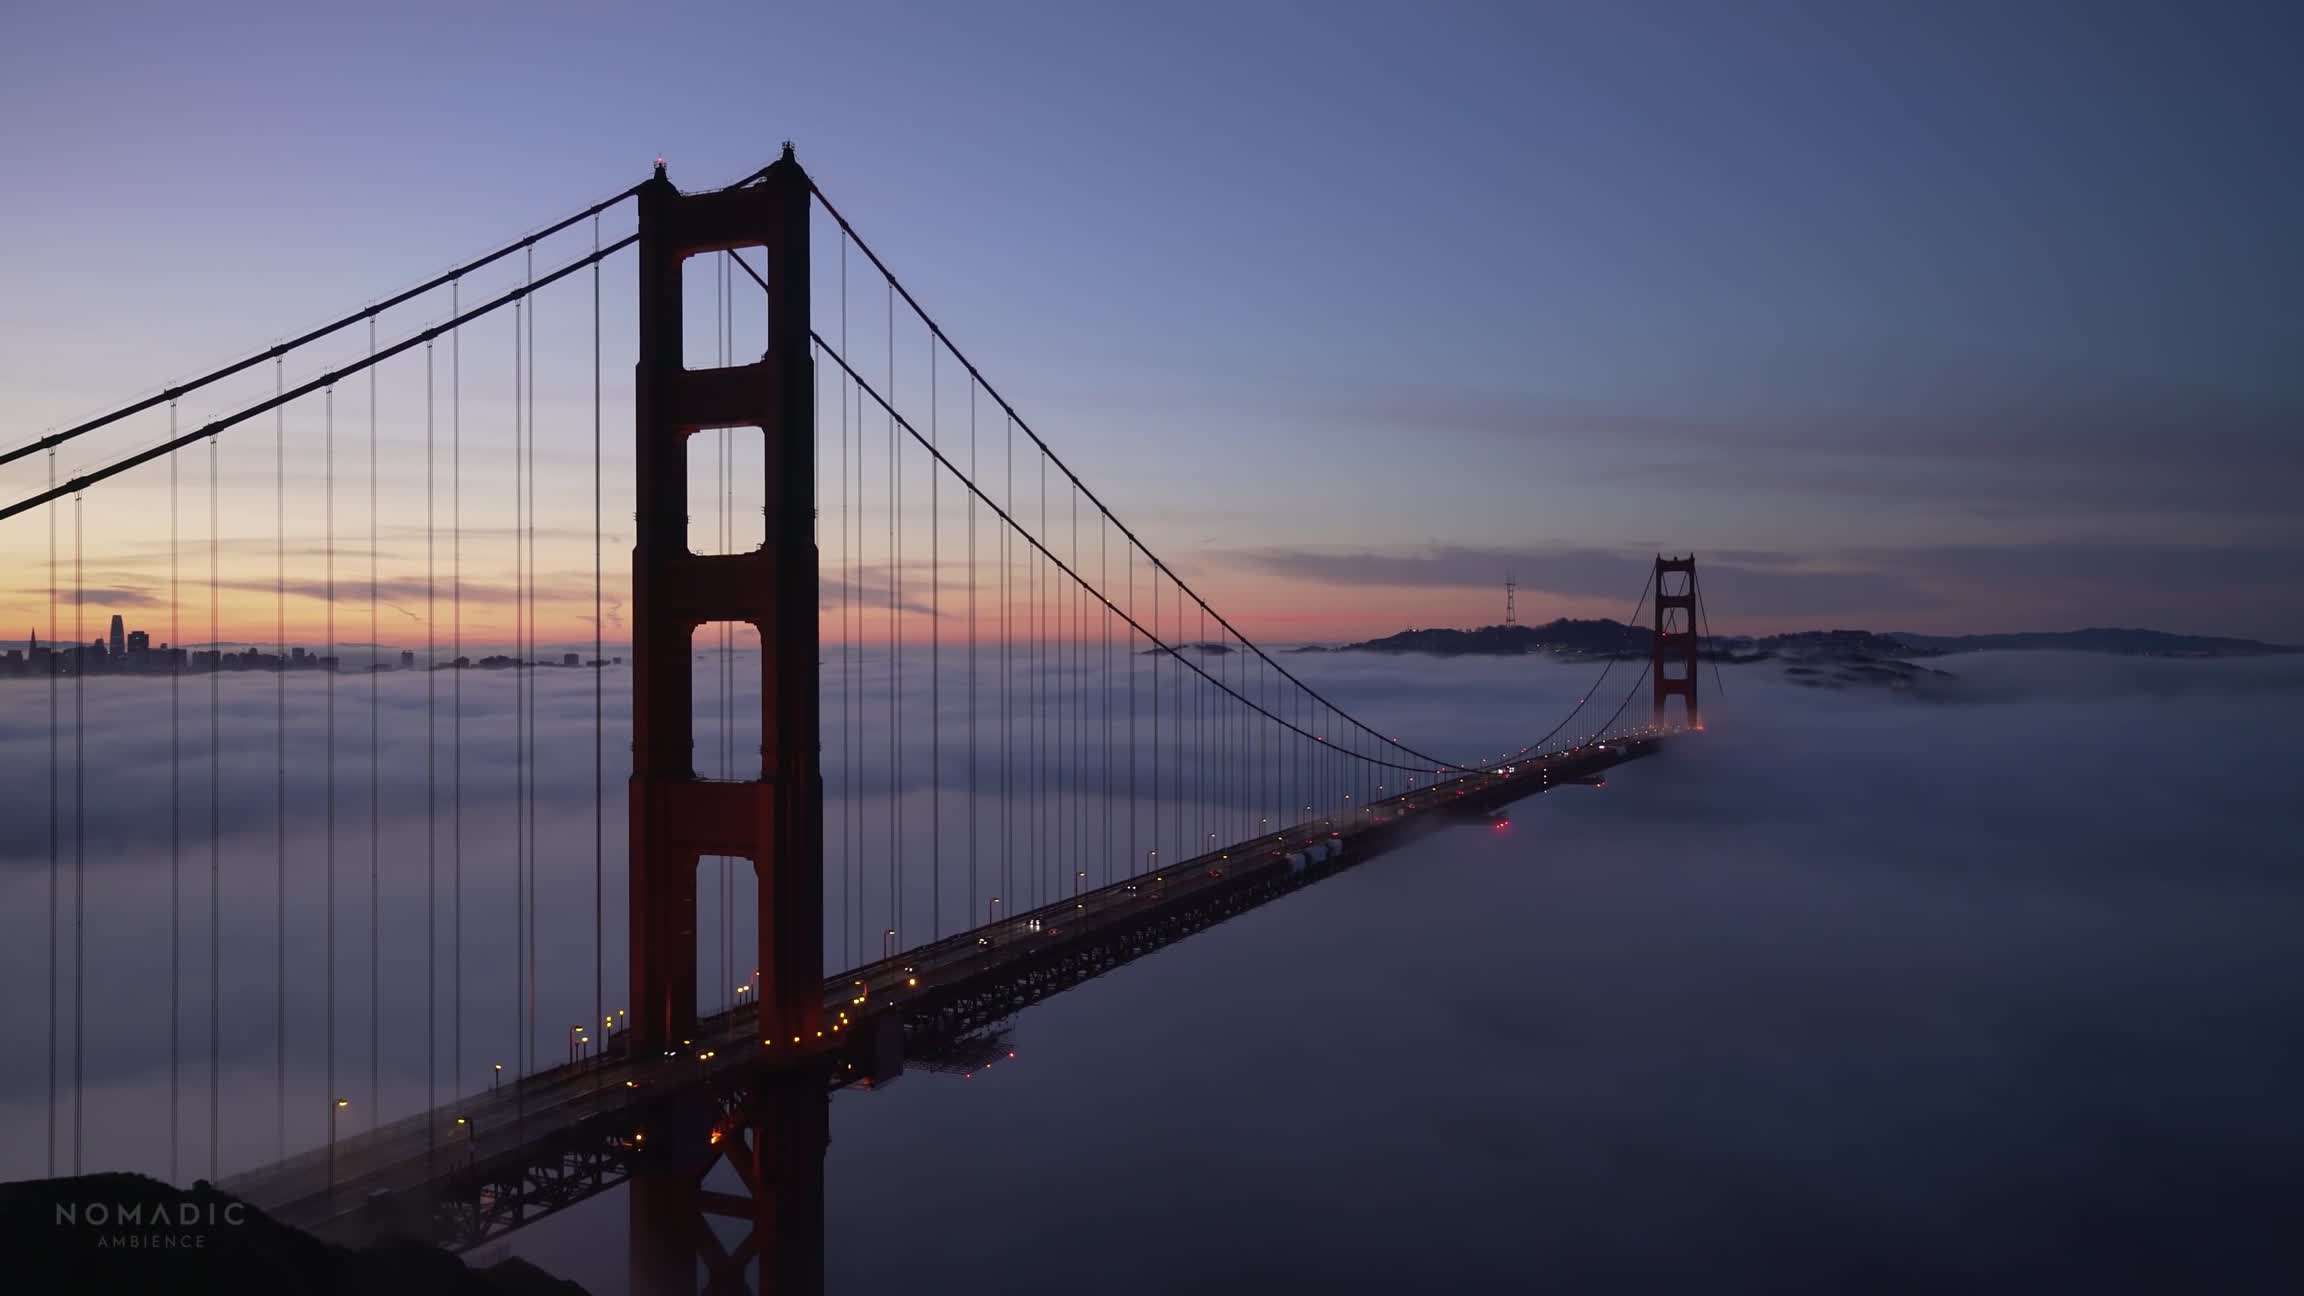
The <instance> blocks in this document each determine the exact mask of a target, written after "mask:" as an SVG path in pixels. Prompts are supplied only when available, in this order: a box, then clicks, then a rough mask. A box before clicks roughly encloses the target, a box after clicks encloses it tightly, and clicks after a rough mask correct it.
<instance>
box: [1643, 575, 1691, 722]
mask: <svg viewBox="0 0 2304 1296" xmlns="http://www.w3.org/2000/svg"><path fill="white" fill-rule="evenodd" d="M1672 576H1679V577H1681V578H1682V579H1681V580H1680V581H1679V582H1678V583H1677V585H1676V586H1672V587H1669V588H1668V585H1669V584H1670V583H1669V582H1668V581H1667V578H1668V577H1672ZM1696 646H1697V638H1696V555H1694V554H1690V555H1688V556H1687V557H1685V558H1667V557H1665V556H1664V555H1662V554H1658V555H1656V626H1655V635H1654V636H1653V637H1652V638H1651V639H1650V640H1649V642H1648V678H1649V679H1651V680H1653V681H1655V708H1656V709H1655V713H1654V716H1653V722H1654V723H1655V724H1656V726H1657V727H1658V728H1662V727H1663V725H1664V700H1665V699H1666V698H1670V697H1673V696H1678V697H1681V698H1684V699H1686V702H1685V704H1684V709H1683V715H1684V716H1685V717H1686V719H1687V721H1688V727H1689V728H1691V729H1701V728H1703V727H1704V713H1703V711H1702V710H1700V709H1699V708H1698V707H1697V705H1696ZM1675 667H1677V668H1678V670H1677V672H1675V671H1674V669H1673V668H1675Z"/></svg>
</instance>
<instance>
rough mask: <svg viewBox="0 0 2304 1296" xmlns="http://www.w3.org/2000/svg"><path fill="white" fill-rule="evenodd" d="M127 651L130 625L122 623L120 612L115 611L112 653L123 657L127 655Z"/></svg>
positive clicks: (113, 616) (113, 615)
mask: <svg viewBox="0 0 2304 1296" xmlns="http://www.w3.org/2000/svg"><path fill="white" fill-rule="evenodd" d="M127 652H128V627H126V626H124V625H122V624H120V614H119V613H117V612H115V613H113V614H112V655H113V656H115V657H122V656H126V655H127Z"/></svg>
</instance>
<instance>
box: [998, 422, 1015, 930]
mask: <svg viewBox="0 0 2304 1296" xmlns="http://www.w3.org/2000/svg"><path fill="white" fill-rule="evenodd" d="M1003 422H1004V424H1005V427H1006V430H1007V447H1006V451H1005V455H1004V457H1003V458H1002V460H1001V463H1002V465H1003V466H1004V468H1005V471H1006V473H1007V478H1008V485H1007V488H1006V490H1005V491H1004V500H1003V502H1004V503H1005V504H1006V505H1007V507H1008V516H1010V517H1014V516H1016V420H1015V418H1014V417H1013V416H1003ZM1012 530H1014V528H1012V527H1009V526H1002V527H1001V528H1000V897H1001V903H1002V904H1003V905H1006V906H1007V907H1008V909H1009V910H1010V911H1013V910H1014V909H1015V907H1016V862H1015V861H1016V812H1015V802H1014V800H1013V797H1012V795H1011V792H1012V787H1013V784H1012V776H1013V774H1014V770H1015V762H1016V708H1015V696H1016V670H1015V651H1014V649H1015V637H1016V632H1015V602H1016V596H1015V590H1014V585H1013V579H1014V576H1015V567H1016V564H1015V562H1014V561H1013V560H1012V558H1011V556H1010V554H1011V547H1010V544H1009V533H1010V532H1011V531H1012Z"/></svg>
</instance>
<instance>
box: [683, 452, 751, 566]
mask: <svg viewBox="0 0 2304 1296" xmlns="http://www.w3.org/2000/svg"><path fill="white" fill-rule="evenodd" d="M767 495H768V437H767V434H766V433H764V432H762V431H761V430H760V429H759V428H757V427H724V428H704V429H702V430H701V431H697V432H694V433H691V434H690V435H689V437H688V552H690V553H693V554H731V553H750V552H752V551H753V550H755V549H758V548H759V547H760V546H761V545H763V544H765V543H767V539H768V515H767V513H766V512H765V509H766V507H767Z"/></svg>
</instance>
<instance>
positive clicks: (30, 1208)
mask: <svg viewBox="0 0 2304 1296" xmlns="http://www.w3.org/2000/svg"><path fill="white" fill-rule="evenodd" d="M0 1229H4V1230H5V1239H6V1255H7V1270H6V1276H5V1278H4V1279H0V1289H4V1290H6V1291H7V1292H9V1293H11V1296H45V1294H46V1293H50V1292H58V1293H67V1292H68V1293H96V1292H107V1293H109V1292H122V1293H127V1292H139V1293H141V1292H231V1293H237V1292H247V1293H273V1292H280V1293H289V1294H291V1296H293V1294H296V1293H305V1292H310V1293H315V1294H316V1296H317V1294H319V1293H357V1294H360V1296H366V1294H368V1293H375V1294H376V1296H383V1294H384V1293H400V1292H418V1293H423V1296H585V1293H584V1288H582V1287H580V1286H578V1285H577V1284H575V1283H572V1282H569V1281H567V1280H565V1279H560V1278H554V1277H552V1276H551V1275H550V1274H547V1273H545V1272H544V1271H543V1270H541V1269H538V1268H537V1267H536V1266H534V1265H532V1264H529V1263H528V1262H527V1261H525V1260H519V1259H510V1260H503V1261H499V1262H498V1263H496V1264H493V1265H490V1266H488V1267H487V1268H485V1269H475V1268H472V1267H471V1266H469V1265H467V1264H465V1263H464V1262H463V1261H462V1260H460V1259H458V1258H457V1257H455V1256H452V1255H449V1254H448V1253H447V1252H445V1251H440V1250H437V1249H435V1248H432V1247H428V1246H423V1245H420V1244H418V1243H414V1242H384V1243H379V1244H378V1245H375V1246H372V1247H367V1248H365V1249H362V1250H358V1251H353V1250H348V1249H346V1248H344V1247H340V1246H334V1245H331V1244H329V1243H326V1242H322V1241H320V1240H319V1239H317V1238H314V1237H312V1236H310V1235H309V1234H305V1233H301V1232H298V1231H297V1230H295V1229H292V1228H289V1227H287V1226H286V1225H284V1224H279V1223H276V1222H274V1221H273V1220H272V1219H271V1218H270V1217H268V1216H266V1215H265V1214H264V1213H263V1212H261V1211H259V1210H257V1209H256V1208H255V1207H253V1206H249V1205H247V1204H246V1203H244V1202H241V1201H240V1200H239V1199H238V1198H235V1197H232V1196H230V1195H229V1194H226V1193H221V1192H217V1191H215V1190H214V1189H212V1188H210V1187H208V1186H207V1184H206V1183H205V1182H203V1183H200V1184H196V1185H194V1186H193V1187H191V1188H189V1189H177V1188H171V1187H169V1186H168V1185H166V1184H164V1183H161V1182H160V1181H158V1180H156V1179H148V1178H146V1177H144V1176H143V1175H134V1174H98V1175H82V1176H79V1177H76V1178H67V1179H30V1180H25V1181H22V1182H19V1183H10V1184H0Z"/></svg>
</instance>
